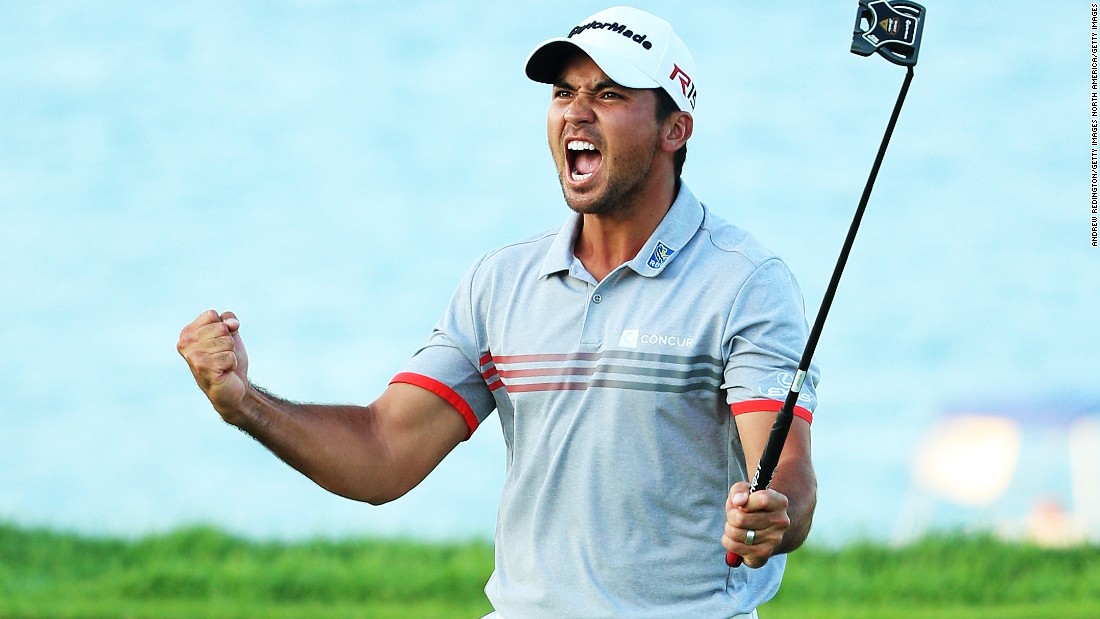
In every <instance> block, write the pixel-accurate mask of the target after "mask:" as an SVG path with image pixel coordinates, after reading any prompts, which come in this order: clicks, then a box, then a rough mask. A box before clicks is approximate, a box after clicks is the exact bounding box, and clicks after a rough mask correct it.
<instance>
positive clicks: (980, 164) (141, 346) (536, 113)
mask: <svg viewBox="0 0 1100 619" xmlns="http://www.w3.org/2000/svg"><path fill="white" fill-rule="evenodd" d="M927 4H928V5H930V6H929V17H928V22H927V28H926V30H925V39H924V48H923V50H922V52H921V61H920V64H919V65H918V67H917V71H916V77H915V80H914V82H913V86H912V89H911V92H910V95H909V98H908V100H907V103H906V108H905V110H904V111H903V113H902V116H901V119H900V122H899V124H898V127H897V130H896V132H895V134H894V139H893V144H892V146H891V148H890V152H889V154H888V156H887V158H886V162H885V165H884V167H883V169H882V172H881V175H880V177H879V180H878V183H877V186H876V190H875V194H874V196H873V199H872V201H871V204H870V208H869V210H868V214H867V216H866V219H865V221H864V224H863V228H862V230H861V232H860V236H859V239H858V241H857V243H856V247H855V251H854V252H853V254H852V257H851V260H850V263H849V266H848V269H847V271H846V272H845V276H844V280H843V283H842V285H841V288H840V291H839V293H838V296H837V299H836V302H835V304H834V306H833V309H832V313H831V314H830V318H829V322H828V325H827V327H826V329H825V331H824V336H823V337H822V340H821V343H820V346H819V348H818V353H817V356H816V358H815V359H816V360H817V362H818V363H819V364H820V366H821V367H822V371H823V378H822V382H821V384H820V386H819V397H820V405H819V408H818V412H817V416H816V420H815V423H814V426H813V431H814V455H815V459H816V464H817V470H818V474H819V477H820V501H819V505H818V510H817V518H816V521H815V529H814V537H813V538H812V539H815V540H817V541H819V542H822V543H828V542H832V541H845V540H849V539H853V538H855V537H859V536H871V537H877V538H890V537H892V536H893V535H895V533H896V531H897V529H898V526H899V522H904V521H905V520H906V518H908V517H909V516H910V514H907V513H906V510H913V509H915V507H914V506H917V505H919V506H920V507H919V509H920V510H922V513H925V514H930V515H931V516H930V517H931V519H932V524H933V525H934V526H943V527H955V526H998V527H1002V526H1006V525H1012V524H1013V523H1019V522H1021V521H1022V519H1023V518H1025V517H1026V514H1027V512H1028V511H1029V509H1030V508H1031V506H1032V505H1033V504H1034V501H1035V500H1036V498H1037V497H1044V496H1054V497H1056V498H1058V499H1059V500H1061V501H1062V502H1064V503H1068V502H1069V501H1070V500H1071V499H1070V495H1069V481H1068V471H1067V462H1066V457H1065V453H1064V452H1065V439H1066V437H1065V434H1066V427H1067V422H1066V420H1065V419H1063V418H1062V417H1061V416H1060V414H1059V413H1058V412H1057V411H1058V410H1063V409H1064V407H1063V404H1064V405H1065V406H1068V407H1077V408H1078V409H1082V410H1085V411H1086V412H1088V411H1090V410H1091V411H1096V410H1098V409H1100V386H1098V383H1100V381H1098V379H1097V375H1096V368H1097V361H1098V360H1100V353H1098V345H1100V250H1098V249H1096V248H1094V247H1093V246H1092V245H1091V241H1090V221H1089V217H1090V214H1089V185H1088V183H1089V167H1090V160H1089V148H1090V145H1089V90H1090V80H1089V77H1090V75H1089V70H1090V60H1089V58H1090V50H1089V28H1090V24H1089V11H1088V4H1087V3H1081V2H1052V3H1035V2H1022V1H1004V2H965V3H963V2H950V3H948V2H932V1H931V0H929V2H928V3H927ZM855 5H856V3H855V2H854V0H853V1H852V2H847V1H845V2H832V3H809V2H793V3H782V4H780V3H762V2H745V1H737V2H717V1H711V2H697V3H690V4H681V5H677V6H676V8H675V9H672V8H671V7H672V6H673V5H671V4H664V3H658V2H639V3H638V6H640V7H642V8H649V9H651V10H654V11H655V12H658V13H661V14H663V15H665V16H666V17H668V18H669V19H670V20H671V21H673V23H674V24H675V26H676V27H677V29H678V31H679V32H680V33H681V35H682V36H683V38H684V39H685V40H686V41H687V42H688V44H689V46H690V47H691V48H692V50H693V53H694V56H695V58H696V63H697V65H698V70H697V73H698V76H697V77H696V80H697V84H698V88H699V93H700V94H699V108H698V111H697V114H696V124H695V135H694V137H693V138H692V140H691V143H690V154H689V157H688V162H687V166H686V169H685V179H686V181H687V182H688V183H689V184H690V185H691V187H692V188H693V190H694V191H695V192H696V194H697V195H698V196H700V198H701V199H703V200H704V201H705V202H707V203H708V204H709V205H710V206H711V207H712V208H713V209H714V210H715V211H717V212H718V213H720V214H721V215H722V216H724V217H725V218H727V219H729V220H732V221H735V222H737V223H739V224H740V225H742V226H744V227H746V228H748V229H749V230H751V231H753V232H754V233H755V234H756V235H757V236H758V237H759V238H760V239H761V240H762V241H763V242H764V243H765V244H766V245H768V246H770V247H772V248H773V249H775V250H777V251H778V252H779V253H780V254H781V255H782V256H784V257H785V259H786V260H787V261H788V263H789V264H790V265H791V268H792V269H793V271H794V272H795V274H796V275H797V277H798V278H799V280H800V282H801V284H802V287H803V290H804V293H805V297H806V303H807V310H808V315H809V317H810V319H811V320H812V318H813V315H814V313H815V312H816V310H817V307H818V305H819V303H820V300H821V298H822V295H823V293H824V289H825V285H826V282H827V281H828V278H829V275H830V272H831V270H832V266H833V263H834V261H835V258H836V255H837V253H838V251H839V248H840V246H841V243H842V240H843V237H844V234H845V232H846V230H847V226H848V223H849V221H850V219H851V216H852V213H853V211H854V209H855V205H856V203H857V201H858V199H859V195H860V192H861V191H862V187H863V183H864V180H865V178H866V175H867V172H868V170H869V168H870V164H871V162H872V160H873V156H874V152H875V149H876V148H877V145H878V142H879V139H880V137H881V135H882V131H883V129H884V127H885V124H886V120H887V118H888V116H889V111H890V107H891V106H892V104H893V102H894V99H895V96H896V93H897V90H898V87H899V86H900V85H901V81H902V78H903V75H904V71H903V70H902V69H900V68H899V67H896V66H893V65H891V64H889V63H887V62H885V61H884V60H881V59H878V58H868V59H864V58H860V57H857V56H855V55H852V54H850V53H849V52H848V46H849V43H850V32H851V30H852V25H853V21H854V16H855ZM603 6H604V5H602V4H596V3H592V2H553V3H551V2H538V3H524V5H522V8H521V7H520V5H518V4H515V3H507V2H503V1H498V0H489V1H483V2H479V3H476V4H475V3H465V2H438V3H430V2H402V3H395V2H321V3H309V2H270V3H268V2H235V3H222V2H189V3H144V2H121V1H104V2H66V1H63V2H50V3H29V2H26V3H25V2H3V3H0V216H2V225H0V342H2V346H0V519H4V520H9V521H15V522H19V523H24V524H31V525H47V526H55V527H61V528H66V529H73V530H79V531H85V532H97V533H112V534H115V533H117V534H125V535H137V534H142V533H146V532H151V531H161V530H166V529H170V528H172V527H176V526H179V525H182V524H190V523H196V522H206V523H212V524H216V525H219V526H222V527H225V528H227V529H229V530H232V531H234V532H238V533H242V534H246V535H250V536H255V537H276V538H302V537H311V536H343V535H358V534H383V535H408V536H415V537H423V538H429V539H440V538H452V537H475V536H476V537H489V536H491V534H492V531H493V527H494V520H495V512H496V501H497V495H498V492H499V489H500V485H501V483H502V479H503V472H504V471H503V469H504V450H503V444H502V440H501V437H500V431H499V424H497V423H496V421H495V417H494V418H493V419H491V420H490V421H489V422H488V423H486V424H484V426H483V427H482V428H481V429H479V431H478V432H477V433H476V435H475V436H474V438H473V439H472V440H471V441H470V442H468V443H466V444H463V445H462V446H460V447H459V448H458V449H457V450H456V451H455V452H454V453H453V454H452V455H451V456H450V457H449V458H448V459H447V460H446V462H445V463H444V464H443V465H442V466H441V467H440V468H439V469H438V470H437V471H435V472H434V473H433V474H432V475H431V476H430V477H429V478H428V479H427V480H426V481H425V482H424V483H423V484H422V485H421V486H419V487H418V488H417V489H415V490H414V491H413V492H411V493H410V494H409V495H408V496H406V497H404V498H403V499H401V500H399V501H397V502H395V503H393V504H390V505H386V506H382V507H377V508H374V507H369V506H366V505H362V504H357V503H354V502H351V501H347V500H345V499H341V498H338V497H335V496H332V495H329V494H327V493H325V492H324V491H322V490H320V489H318V488H316V487H315V486H313V485H312V484H311V483H310V482H309V481H307V480H305V479H304V478H302V477H300V476H299V475H298V474H297V473H295V472H294V471H292V470H291V469H290V468H289V467H287V466H285V465H284V464H282V463H281V462H279V461H277V460H276V459H275V458H274V457H272V456H271V455H270V454H269V453H267V452H266V451H265V450H264V449H263V448H262V447H260V446H259V445H257V444H255V443H254V442H252V441H251V440H250V439H248V438H247V437H245V436H243V435H241V434H240V433H238V432H236V431H234V430H232V429H230V428H228V427H226V426H225V425H223V424H222V423H221V422H220V420H218V418H217V416H216V415H215V414H214V413H213V411H212V410H210V408H209V406H208V405H207V404H206V402H205V399H204V398H203V396H202V394H201V393H200V392H199V391H198V389H197V388H195V386H194V384H193V382H192V380H191V377H190V374H189V373H188V371H187V369H186V366H185V364H184V363H183V361H182V360H181V359H180V358H179V356H178V355H177V353H176V351H175V347H174V346H175V340H176V337H177V334H178V332H179V330H180V329H181V328H182V327H183V325H184V324H186V323H187V322H189V321H190V320H191V319H192V318H193V317H194V316H195V315H196V314H198V313H199V312H200V311H202V310H204V309H207V308H210V307H214V308H217V309H219V310H227V309H232V310H233V311H235V312H237V314H238V315H239V316H240V317H241V319H242V324H243V327H242V333H243V335H244V338H245V341H246V343H247V345H248V348H249V352H250V356H251V375H252V377H253V378H254V380H256V381H257V382H258V383H260V384H262V385H265V386H267V387H268V388H270V389H272V390H273V391H275V392H276V393H279V394H281V395H284V396H286V397H289V398H292V399H297V400H303V401H321V402H355V403H366V402H369V401H371V400H372V399H373V398H374V397H375V396H376V395H377V394H378V393H380V392H381V390H382V389H383V388H384V387H385V385H386V383H387V382H388V380H389V378H390V377H391V376H392V375H393V374H394V373H395V372H396V371H397V370H398V369H399V368H400V367H401V366H402V364H403V363H404V361H405V360H406V359H407V358H408V356H409V355H411V354H412V353H413V352H414V351H415V350H416V349H417V347H418V346H419V345H420V344H421V343H422V342H424V341H425V339H426V337H427V335H428V333H429V331H430V329H431V326H432V324H433V323H434V322H435V320H436V318H437V317H438V316H439V314H440V313H441V312H442V310H443V309H444V307H445V304H446V302H447V300H448V298H449V296H450V294H451V291H452V290H453V287H454V285H455V284H456V283H457V281H458V279H459V278H460V277H461V275H462V273H463V272H464V271H465V270H466V269H467V267H468V266H469V265H470V263H471V262H472V261H473V260H474V259H475V258H476V257H477V256H478V255H480V254H481V253H483V252H484V251H486V250H488V249H491V248H493V247H495V246H498V245H500V244H503V243H505V242H508V241H511V240H514V239H517V238H521V237H525V236H528V235H530V234H533V233H535V232H538V231H540V230H543V229H547V228H552V227H556V226H558V225H559V224H560V222H561V221H562V218H563V217H564V216H565V215H566V209H565V207H564V206H563V204H562V201H561V197H560V190H559V188H558V186H557V182H556V179H555V176H554V172H553V168H552V165H551V163H550V158H549V154H548V150H547V148H546V144H545V140H546V138H545V124H544V122H545V120H544V119H545V117H544V111H545V106H546V104H547V101H548V98H549V93H548V89H547V87H545V86H542V85H537V84H533V83H531V82H529V81H527V80H526V79H525V78H524V76H523V73H522V64H523V60H524V58H525V57H526V54H527V53H528V51H529V50H530V49H531V48H532V47H533V46H534V44H535V43H537V42H538V41H540V40H542V39H544V38H546V37H548V36H552V35H556V34H559V33H564V32H565V31H567V30H568V28H569V27H571V26H572V24H573V23H574V22H576V21H577V20H579V19H580V18H581V17H583V16H585V15H588V14H590V13H592V12H594V11H596V10H598V9H599V8H602V7H603ZM716 285H720V282H717V283H716ZM1021 403H1022V404H1023V405H1024V407H1025V408H1027V407H1028V406H1034V407H1035V409H1036V410H1040V409H1041V410H1047V409H1048V408H1049V409H1051V410H1053V411H1055V412H1054V413H1052V415H1051V416H1049V417H1047V416H1044V415H1035V416H1032V417H1031V418H1029V419H1027V420H1025V421H1024V422H1022V423H1023V428H1024V433H1025V442H1024V447H1023V449H1022V452H1021V459H1020V463H1019V466H1018V468H1017V471H1016V474H1015V477H1014V479H1013V483H1012V486H1011V487H1010V489H1009V491H1008V493H1006V494H1005V496H1004V497H1002V498H1001V499H1000V500H999V501H997V502H996V503H995V504H993V505H990V506H988V507H984V508H965V507H960V506H952V505H950V504H948V503H946V502H944V501H939V500H936V499H935V498H934V497H932V496H931V495H929V494H927V493H921V492H917V491H916V490H915V489H914V487H913V486H912V483H911V473H910V464H911V459H912V454H913V453H914V449H915V446H916V445H917V443H918V442H919V440H921V438H922V437H923V436H924V433H926V432H927V431H928V429H929V427H930V424H931V423H932V422H934V421H935V420H936V419H938V418H939V417H940V416H942V415H943V414H945V413H948V412H951V411H955V410H960V409H966V410H972V411H979V412H980V411H982V410H986V409H988V410H993V411H995V410H997V409H1000V408H1002V407H1003V406H1005V405H1006V404H1021ZM1051 403H1053V405H1052V404H1051ZM1060 407H1061V408H1060ZM960 474H965V472H962V473H960ZM715 500H716V501H717V502H720V501H722V500H723V498H722V497H715Z"/></svg>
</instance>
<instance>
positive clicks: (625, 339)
mask: <svg viewBox="0 0 1100 619" xmlns="http://www.w3.org/2000/svg"><path fill="white" fill-rule="evenodd" d="M694 343H695V338H692V337H684V336H682V335H661V334H657V333H641V331H640V330H639V329H624V330H623V334H622V336H620V337H619V346H620V347H622V348H637V347H638V344H657V345H658V346H675V347H677V348H680V347H684V346H691V345H692V344H694Z"/></svg>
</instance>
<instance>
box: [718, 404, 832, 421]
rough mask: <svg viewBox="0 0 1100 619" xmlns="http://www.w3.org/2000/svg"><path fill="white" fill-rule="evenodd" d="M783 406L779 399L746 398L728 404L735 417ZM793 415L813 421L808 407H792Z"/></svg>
mask: <svg viewBox="0 0 1100 619" xmlns="http://www.w3.org/2000/svg"><path fill="white" fill-rule="evenodd" d="M782 408H783V403H782V402H780V401H779V400H746V401H744V402H735V403H733V404H730V412H731V413H733V415H734V416H735V417H736V416H737V415H743V414H745V413H755V412H757V411H761V412H768V413H778V412H779V411H780V410H781V409H782ZM794 416H795V417H798V418H800V419H805V420H806V423H813V422H814V414H813V413H811V412H810V409H808V408H803V407H801V406H797V405H796V406H795V407H794Z"/></svg>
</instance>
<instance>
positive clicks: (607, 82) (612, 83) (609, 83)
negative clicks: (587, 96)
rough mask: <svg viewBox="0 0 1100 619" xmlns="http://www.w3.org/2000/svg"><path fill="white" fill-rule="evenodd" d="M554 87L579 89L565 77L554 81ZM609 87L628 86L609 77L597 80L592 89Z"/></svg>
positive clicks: (596, 90) (599, 89) (622, 87)
mask: <svg viewBox="0 0 1100 619" xmlns="http://www.w3.org/2000/svg"><path fill="white" fill-rule="evenodd" d="M554 87H555V88H562V89H564V90H578V88H577V87H576V86H573V85H572V84H570V83H569V82H567V81H565V79H561V78H559V79H557V80H555V81H554ZM609 88H611V89H625V88H626V87H625V86H623V85H622V84H619V83H618V82H615V81H612V80H609V79H608V80H600V81H598V82H596V85H595V87H594V88H593V89H592V90H593V92H599V91H601V90H607V89H609Z"/></svg>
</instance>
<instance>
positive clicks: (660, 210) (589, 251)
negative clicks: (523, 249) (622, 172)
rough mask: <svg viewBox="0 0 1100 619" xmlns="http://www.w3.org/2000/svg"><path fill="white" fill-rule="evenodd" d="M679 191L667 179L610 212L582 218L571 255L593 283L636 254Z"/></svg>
mask: <svg viewBox="0 0 1100 619" xmlns="http://www.w3.org/2000/svg"><path fill="white" fill-rule="evenodd" d="M679 189H680V179H679V178H673V177H671V176H670V177H669V180H668V181H667V182H663V183H660V184H659V185H658V186H655V187H650V188H647V190H646V191H643V192H640V193H639V194H638V195H637V196H635V197H634V199H632V200H631V202H630V203H629V204H623V205H622V207H621V208H618V209H615V210H614V212H611V213H607V214H602V215H593V214H586V215H584V216H583V219H582V220H581V232H580V234H579V235H578V236H577V241H576V244H575V245H574V247H573V254H574V255H575V256H576V257H577V259H578V260H580V261H581V264H583V265H584V268H585V270H587V271H588V272H589V273H590V274H591V275H592V277H594V278H595V279H596V281H603V279H604V278H605V277H607V275H608V274H609V273H611V272H612V271H614V270H615V269H617V268H618V267H619V266H620V265H622V264H624V263H626V262H629V261H631V260H633V259H634V257H635V256H637V255H638V252H639V251H641V249H642V247H643V246H644V245H645V243H646V241H647V240H649V237H651V236H652V235H653V231H654V230H656V229H657V226H658V225H660V223H661V220H662V219H664V217H665V214H666V213H668V210H669V209H670V208H671V207H672V202H673V201H674V200H675V199H676V194H677V192H678V191H679Z"/></svg>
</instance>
